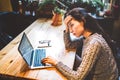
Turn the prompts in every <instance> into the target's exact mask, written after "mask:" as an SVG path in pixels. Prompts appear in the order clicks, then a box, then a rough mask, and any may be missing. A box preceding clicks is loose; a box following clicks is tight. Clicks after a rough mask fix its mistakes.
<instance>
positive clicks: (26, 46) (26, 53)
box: [18, 33, 33, 66]
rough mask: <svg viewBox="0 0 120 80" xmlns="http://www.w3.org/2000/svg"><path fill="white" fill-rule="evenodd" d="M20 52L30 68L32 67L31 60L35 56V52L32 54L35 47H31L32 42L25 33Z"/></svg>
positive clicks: (19, 48)
mask: <svg viewBox="0 0 120 80" xmlns="http://www.w3.org/2000/svg"><path fill="white" fill-rule="evenodd" d="M18 50H19V52H20V54H21V55H22V56H23V58H24V59H25V61H26V62H27V63H28V65H29V66H30V65H31V58H32V56H33V52H32V51H33V47H32V45H31V43H30V41H29V40H28V38H27V36H26V34H25V33H23V36H22V39H21V42H20V44H19V47H18Z"/></svg>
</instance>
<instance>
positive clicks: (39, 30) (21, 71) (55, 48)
mask: <svg viewBox="0 0 120 80" xmlns="http://www.w3.org/2000/svg"><path fill="white" fill-rule="evenodd" d="M51 23H52V22H51V20H50V19H45V18H43V19H38V20H36V21H35V22H34V23H32V24H31V25H30V26H29V27H28V28H26V29H25V30H24V31H23V32H25V33H26V34H27V36H28V38H29V39H30V42H31V43H32V45H33V47H37V46H38V45H39V41H40V40H51V45H52V47H51V51H50V54H52V56H53V57H55V56H57V58H56V59H57V60H60V61H62V62H63V63H64V64H66V65H68V66H69V67H70V68H72V67H73V63H74V56H75V52H74V51H67V50H65V45H64V40H63V30H65V26H64V24H62V25H60V26H57V27H55V26H52V25H51ZM23 32H22V33H20V34H19V35H18V36H17V37H16V38H15V39H14V40H13V41H11V42H10V43H9V44H8V45H7V46H6V47H5V48H3V49H2V50H1V51H0V74H7V75H12V76H17V77H24V78H31V79H37V80H66V78H65V77H64V76H63V75H62V74H61V73H60V72H59V71H58V70H57V69H56V68H54V67H51V68H45V69H35V70H30V69H29V68H28V67H27V64H26V63H25V61H24V60H23V58H22V57H21V55H20V53H19V52H18V45H19V42H20V40H21V37H22V34H23Z"/></svg>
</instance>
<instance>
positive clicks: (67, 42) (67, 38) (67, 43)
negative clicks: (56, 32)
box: [64, 31, 83, 49]
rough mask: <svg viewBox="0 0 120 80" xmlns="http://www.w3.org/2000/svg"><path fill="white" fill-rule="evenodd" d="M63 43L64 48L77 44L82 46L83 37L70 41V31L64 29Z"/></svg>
mask: <svg viewBox="0 0 120 80" xmlns="http://www.w3.org/2000/svg"><path fill="white" fill-rule="evenodd" d="M64 43H65V48H66V49H76V48H77V47H78V46H82V44H83V39H82V38H80V39H77V40H75V41H71V39H70V33H69V32H65V31H64Z"/></svg>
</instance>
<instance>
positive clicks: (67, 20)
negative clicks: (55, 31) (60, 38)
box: [64, 15, 72, 32]
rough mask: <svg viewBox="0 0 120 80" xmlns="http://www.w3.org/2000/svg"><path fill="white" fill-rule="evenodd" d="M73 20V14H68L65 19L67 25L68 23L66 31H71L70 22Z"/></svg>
mask: <svg viewBox="0 0 120 80" xmlns="http://www.w3.org/2000/svg"><path fill="white" fill-rule="evenodd" d="M71 20H72V16H70V15H69V16H67V17H66V18H65V20H64V23H65V25H66V32H68V31H69V23H70V21H71Z"/></svg>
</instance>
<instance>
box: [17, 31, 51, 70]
mask: <svg viewBox="0 0 120 80" xmlns="http://www.w3.org/2000/svg"><path fill="white" fill-rule="evenodd" d="M18 51H19V52H20V54H21V56H22V57H23V59H24V60H25V62H26V63H27V64H28V66H29V68H30V69H35V68H45V67H50V65H49V66H48V65H45V64H43V63H42V62H41V60H42V59H43V58H45V57H46V48H37V49H34V48H33V46H32V45H31V43H30V41H29V39H28V37H27V35H26V34H25V33H23V36H22V39H21V41H20V44H19V46H18Z"/></svg>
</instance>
